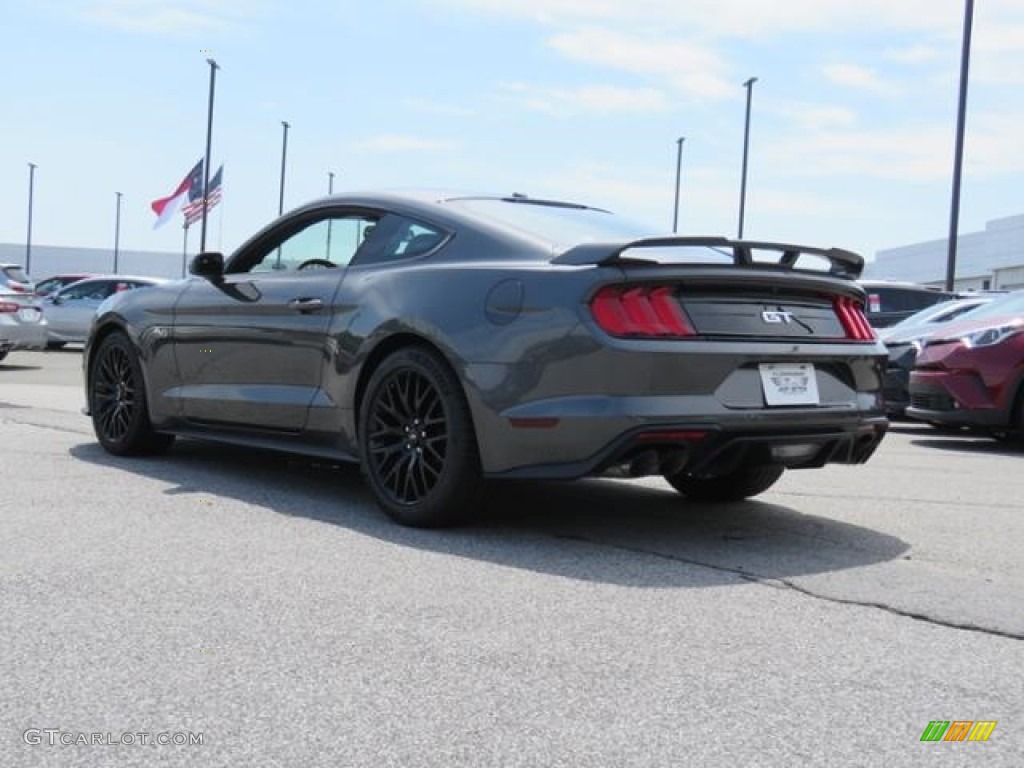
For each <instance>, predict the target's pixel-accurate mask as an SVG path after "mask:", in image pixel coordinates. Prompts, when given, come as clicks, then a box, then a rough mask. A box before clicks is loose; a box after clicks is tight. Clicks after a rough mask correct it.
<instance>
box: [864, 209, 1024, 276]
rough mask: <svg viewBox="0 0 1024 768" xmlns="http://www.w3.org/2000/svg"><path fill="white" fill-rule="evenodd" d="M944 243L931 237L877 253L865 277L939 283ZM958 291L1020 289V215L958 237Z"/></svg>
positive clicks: (1023, 258)
mask: <svg viewBox="0 0 1024 768" xmlns="http://www.w3.org/2000/svg"><path fill="white" fill-rule="evenodd" d="M947 252H948V248H947V241H946V240H945V239H943V240H930V241H928V242H925V243H915V244H914V245H904V246H901V247H899V248H887V249H886V250H882V251H879V252H878V254H877V255H876V257H875V261H874V262H872V263H870V264H868V265H867V266H866V268H865V270H864V277H867V278H871V279H873V280H903V281H907V282H912V283H924V284H926V285H936V286H939V287H941V286H943V285H944V284H945V280H946V257H947ZM954 286H955V288H957V289H958V290H969V289H972V288H973V289H986V288H992V289H996V288H1001V289H1010V290H1012V289H1015V288H1024V214H1021V215H1018V216H1009V217H1007V218H1005V219H993V220H992V221H990V222H988V223H987V224H986V225H985V230H984V231H983V232H969V233H967V234H961V235H960V236H959V237H958V238H957V252H956V280H955V282H954Z"/></svg>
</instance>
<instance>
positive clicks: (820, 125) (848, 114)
mask: <svg viewBox="0 0 1024 768" xmlns="http://www.w3.org/2000/svg"><path fill="white" fill-rule="evenodd" d="M774 111H775V113H776V114H779V115H781V116H783V117H785V118H787V119H788V120H790V121H792V122H793V123H796V125H797V128H798V130H800V131H802V132H816V131H822V130H828V129H833V128H849V127H851V126H853V125H854V124H855V123H856V122H857V113H856V112H854V111H853V110H852V109H848V108H846V107H838V106H833V105H830V104H810V103H806V102H790V103H784V104H781V105H777V106H776V107H775V108H774Z"/></svg>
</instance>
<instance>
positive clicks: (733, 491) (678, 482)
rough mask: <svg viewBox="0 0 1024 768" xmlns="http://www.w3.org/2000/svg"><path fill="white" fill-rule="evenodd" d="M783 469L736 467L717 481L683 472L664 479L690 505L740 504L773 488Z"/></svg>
mask: <svg viewBox="0 0 1024 768" xmlns="http://www.w3.org/2000/svg"><path fill="white" fill-rule="evenodd" d="M783 471H784V468H783V467H781V466H779V465H778V464H759V465H756V466H748V467H740V468H739V469H736V470H734V471H732V472H730V473H728V474H725V475H718V476H717V477H697V476H694V475H689V474H687V473H686V472H677V473H676V474H674V475H665V476H664V477H665V479H666V480H667V481H668V482H669V484H670V485H671V486H672V487H673V488H675V489H676V490H677V491H679V492H680V493H681V494H683V496H686V497H687V498H689V499H693V500H694V501H713V502H717V501H741V500H743V499H748V498H750V497H751V496H757V495H758V494H759V493H763V492H764V491H767V490H768V489H769V488H771V487H772V486H773V485H775V482H776V481H777V480H778V479H779V478H780V477H782V473H783Z"/></svg>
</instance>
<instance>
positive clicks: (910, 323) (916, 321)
mask: <svg viewBox="0 0 1024 768" xmlns="http://www.w3.org/2000/svg"><path fill="white" fill-rule="evenodd" d="M986 303H987V300H983V299H967V300H962V301H961V300H957V299H954V300H952V301H943V302H940V303H938V304H933V305H932V306H930V307H925V308H924V309H922V310H921V311H920V312H915V313H914V314H912V315H911V316H910V317H907V318H904V319H903V320H901V321H900V322H898V323H896V324H895V325H893V326H890V327H889V328H888V329H887V330H889V331H896V330H903V329H905V328H912V327H914V326H917V325H924V324H925V323H929V322H933V323H942V322H946V321H947V320H952V319H953V318H955V317H959V316H960V315H965V314H967V313H968V312H970V311H971V310H973V309H977V308H978V307H979V306H984V305H985V304H986Z"/></svg>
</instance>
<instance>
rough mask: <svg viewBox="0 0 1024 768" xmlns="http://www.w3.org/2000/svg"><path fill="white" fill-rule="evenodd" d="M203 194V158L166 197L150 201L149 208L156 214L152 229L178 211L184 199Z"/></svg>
mask: <svg viewBox="0 0 1024 768" xmlns="http://www.w3.org/2000/svg"><path fill="white" fill-rule="evenodd" d="M202 196H203V160H202V158H200V159H199V162H198V163H196V165H195V168H193V169H192V170H191V171H190V172H189V174H188V175H187V176H186V177H185V178H184V179H182V180H181V183H180V184H179V185H178V188H177V189H175V190H174V192H172V193H171V194H170V195H168V196H167V197H161V198H160V199H159V200H154V201H153V202H152V203H150V206H149V207H150V208H152V209H153V213H155V214H156V216H157V219H156V223H155V224H153V229H156V228H157V227H162V226H163V225H164V224H166V223H167V222H168V221H170V220H171V218H172V217H173V216H174V214H176V213H177V212H178V210H179V209H180V208H181V205H182V203H184V202H185V201H186V200H194V199H195V198H197V197H202Z"/></svg>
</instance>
